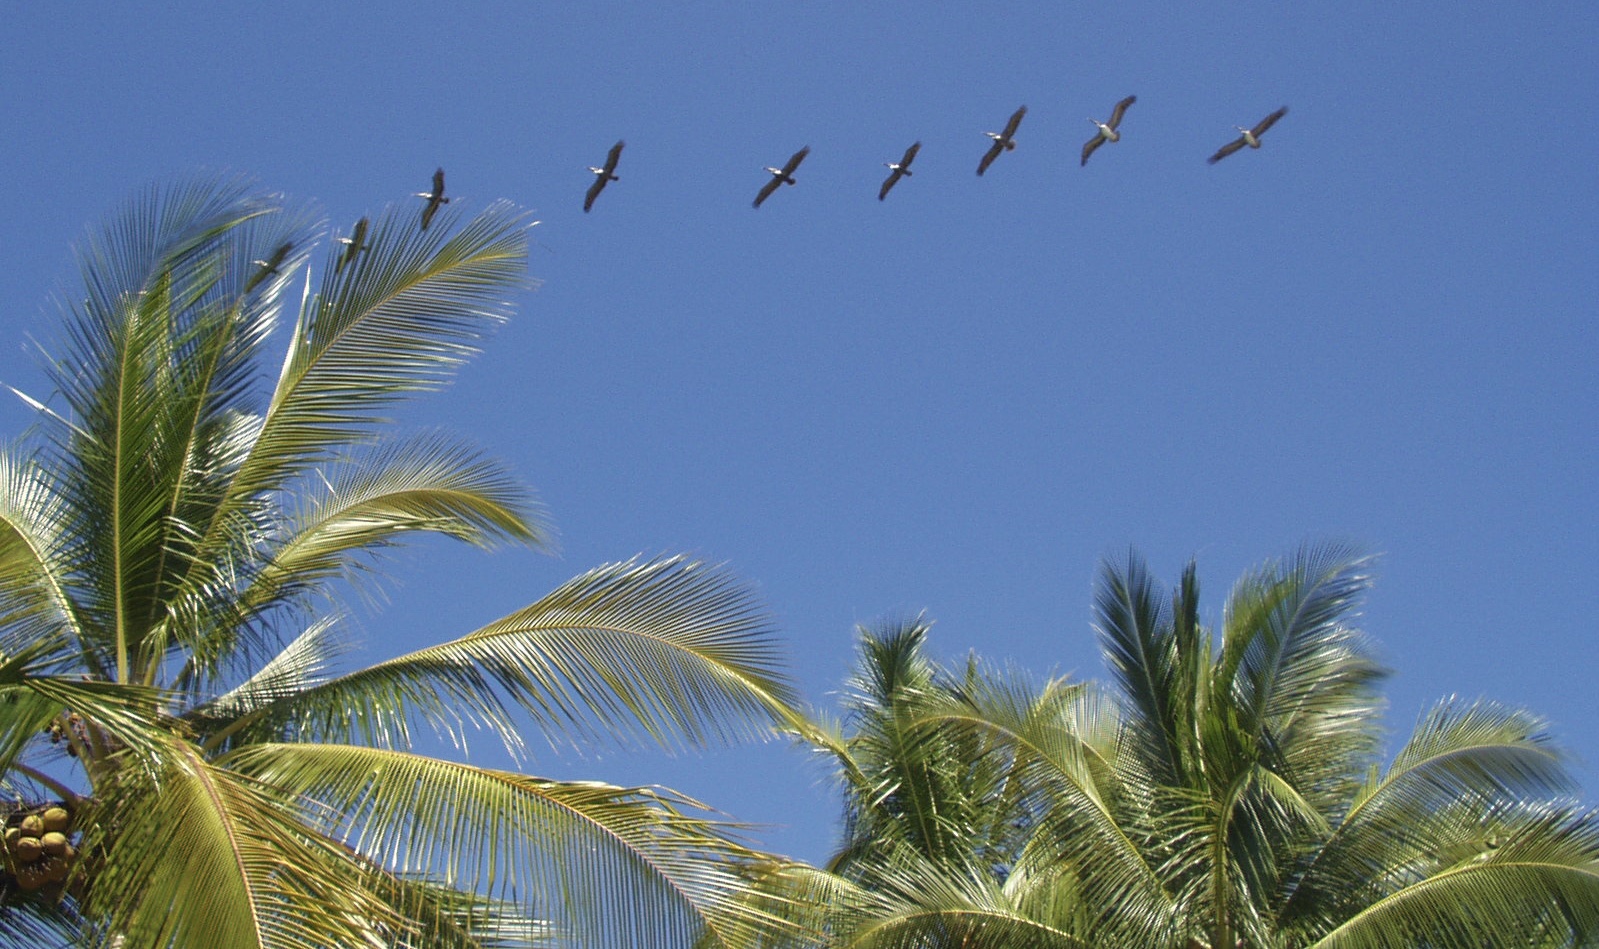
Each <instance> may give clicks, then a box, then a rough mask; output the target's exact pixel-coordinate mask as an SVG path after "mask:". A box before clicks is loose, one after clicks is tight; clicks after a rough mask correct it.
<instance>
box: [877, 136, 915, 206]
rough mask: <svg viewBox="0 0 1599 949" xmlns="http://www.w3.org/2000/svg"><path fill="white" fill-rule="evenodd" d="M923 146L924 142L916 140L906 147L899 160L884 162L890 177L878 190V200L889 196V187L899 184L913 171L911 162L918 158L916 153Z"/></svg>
mask: <svg viewBox="0 0 1599 949" xmlns="http://www.w3.org/2000/svg"><path fill="white" fill-rule="evenodd" d="M921 148H922V143H921V142H916V143H915V144H913V145H911V147H910V148H907V149H905V154H904V155H902V156H900V159H899V161H885V162H883V167H884V168H887V169H888V178H887V179H886V180H885V181H884V182H883V187H881V188H879V189H878V190H877V200H879V201H881V200H883V199H884V198H886V197H888V191H889V189H890V188H892V187H894V185H896V184H898V183H899V180H900V179H901V178H903V177H905V176H906V175H909V174H910V173H911V162H913V161H915V160H916V153H917V152H918V151H921Z"/></svg>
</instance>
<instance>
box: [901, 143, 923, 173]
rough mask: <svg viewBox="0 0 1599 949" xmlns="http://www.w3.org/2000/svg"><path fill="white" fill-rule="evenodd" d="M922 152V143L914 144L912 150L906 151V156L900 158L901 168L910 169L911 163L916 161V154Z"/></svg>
mask: <svg viewBox="0 0 1599 949" xmlns="http://www.w3.org/2000/svg"><path fill="white" fill-rule="evenodd" d="M921 150H922V143H921V142H915V143H913V144H912V145H911V147H910V148H907V149H905V155H904V156H903V157H902V158H900V160H899V166H900V167H901V168H909V167H910V166H911V162H913V161H915V160H916V153H917V152H919V151H921Z"/></svg>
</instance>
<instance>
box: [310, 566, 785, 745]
mask: <svg viewBox="0 0 1599 949" xmlns="http://www.w3.org/2000/svg"><path fill="white" fill-rule="evenodd" d="M503 699H508V700H510V701H512V702H514V703H516V704H517V705H519V706H521V707H522V708H523V709H524V710H526V711H528V712H529V713H531V714H532V715H533V716H534V718H535V719H536V720H537V721H538V722H539V723H540V724H541V725H542V726H544V727H545V728H546V729H548V730H549V731H548V733H547V734H548V736H549V737H550V739H551V741H559V740H561V738H562V736H563V735H566V736H571V735H577V736H580V737H585V738H590V739H605V738H611V739H613V740H626V739H628V738H629V737H633V738H649V739H652V740H655V741H658V742H660V743H662V744H663V745H666V746H668V747H671V746H675V745H678V744H681V743H684V742H687V743H691V744H699V743H703V742H706V741H709V740H712V739H717V740H732V739H734V738H737V737H756V738H765V737H769V736H770V735H771V734H772V731H771V729H772V726H773V725H774V724H775V723H776V722H778V721H787V720H789V719H790V718H791V717H792V716H793V715H794V712H793V700H794V693H793V689H792V686H791V685H790V684H789V683H788V681H787V680H786V679H785V678H783V677H782V675H781V674H780V672H779V671H778V653H777V644H776V642H775V640H774V639H773V637H772V635H771V626H770V623H769V620H768V619H767V618H766V616H765V615H764V614H763V613H762V612H761V611H760V610H759V608H758V606H757V604H756V602H755V600H754V599H753V598H752V597H751V595H750V593H749V592H748V590H747V589H745V588H744V587H743V586H742V585H741V584H739V583H737V582H736V581H735V580H734V579H733V578H732V577H730V576H729V575H728V574H726V573H724V572H722V571H720V570H717V569H715V568H712V567H709V566H707V565H705V564H703V563H699V562H696V561H692V560H687V559H684V558H681V557H673V558H666V559H660V560H651V561H645V562H638V561H629V562H624V563H617V564H611V565H609V566H605V567H600V568H597V569H595V570H592V571H589V572H588V573H586V574H583V575H582V576H579V577H577V578H575V579H573V580H571V581H568V582H567V583H566V584H564V585H562V586H561V587H559V588H558V589H556V590H555V591H554V592H552V593H550V594H549V595H547V596H545V597H544V598H542V599H540V600H539V601H537V602H535V603H533V604H532V605H530V606H528V607H525V608H523V609H521V610H518V611H517V612H515V613H513V614H511V615H510V616H507V617H505V618H504V619H501V620H498V621H496V622H493V623H490V624H489V625H487V626H485V627H483V628H482V629H479V630H477V631H476V632H473V633H469V634H468V635H466V636H463V637H461V638H459V639H455V640H452V641H450V642H446V643H443V644H440V645H437V646H431V647H428V648H426V649H421V650H418V651H416V652H413V653H409V654H407V655H404V656H399V657H396V658H394V659H390V660H387V661H384V662H380V663H377V664H375V665H373V666H370V667H368V668H366V669H362V670H359V671H356V672H352V673H348V674H346V675H343V676H339V677H337V678H335V679H332V680H330V681H328V682H326V683H324V684H322V685H320V686H317V687H315V688H311V689H308V690H306V691H305V692H303V693H300V694H298V695H296V696H295V697H294V698H293V699H292V700H291V701H290V703H289V704H288V705H287V706H286V708H285V709H284V711H285V712H286V714H287V715H288V716H289V717H290V718H291V720H292V721H293V722H294V723H295V725H294V730H295V733H296V734H299V735H302V736H305V737H309V736H312V735H319V736H324V737H329V738H335V737H336V736H341V735H350V734H352V733H354V734H357V735H359V736H360V738H361V740H362V741H366V742H372V743H375V744H377V745H379V746H381V747H404V746H405V744H406V743H407V741H408V737H407V733H406V729H407V727H408V724H407V723H408V720H409V718H410V717H411V716H421V717H422V718H423V719H425V720H426V721H427V722H428V723H429V724H430V725H431V726H432V727H434V728H435V729H438V730H441V731H442V732H443V733H445V734H448V735H454V736H456V737H457V738H459V737H460V732H459V727H460V726H461V724H462V723H463V722H464V721H470V722H473V723H475V724H477V725H482V726H487V727H490V728H493V729H494V730H496V731H497V732H498V733H499V734H500V736H501V738H502V739H503V740H504V741H505V742H506V744H507V745H508V747H510V748H512V749H513V750H515V749H517V748H519V747H520V746H521V736H520V730H519V729H517V728H516V727H515V726H514V725H513V723H512V721H511V719H510V718H509V717H508V715H507V713H506V709H505V707H504V705H503V701H502V700H503Z"/></svg>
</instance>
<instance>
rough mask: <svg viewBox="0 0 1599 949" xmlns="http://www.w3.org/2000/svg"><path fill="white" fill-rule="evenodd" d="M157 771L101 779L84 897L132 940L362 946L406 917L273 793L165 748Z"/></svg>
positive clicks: (400, 926)
mask: <svg viewBox="0 0 1599 949" xmlns="http://www.w3.org/2000/svg"><path fill="white" fill-rule="evenodd" d="M169 761H170V764H169V767H168V768H167V769H166V770H165V771H164V772H163V773H162V774H161V775H160V776H159V778H158V780H155V781H148V780H143V779H137V778H134V777H132V776H124V779H123V780H121V781H119V782H117V783H116V784H115V785H112V786H108V787H105V788H102V789H97V790H99V791H101V794H100V796H98V797H97V799H96V806H95V807H94V808H93V809H92V810H91V811H90V812H89V815H88V817H89V819H87V820H86V821H85V824H86V826H87V827H88V828H90V829H89V830H88V831H86V833H85V836H84V841H83V849H84V850H85V851H86V852H91V853H95V854H97V855H98V857H99V859H98V861H97V864H96V866H95V867H94V868H93V870H92V876H90V877H89V878H87V879H85V880H84V881H83V885H84V886H85V887H86V888H85V889H84V891H83V892H84V895H83V905H84V907H85V909H86V910H87V912H88V913H89V914H90V915H91V916H94V917H97V918H103V919H105V920H106V921H107V924H108V926H109V928H110V929H111V930H112V931H114V932H117V933H120V934H122V936H123V938H125V939H126V940H127V941H128V943H129V944H131V945H151V946H157V945H168V944H175V945H215V946H230V947H244V946H261V947H267V946H271V947H302V946H303V947H320V946H327V945H344V946H358V945H372V944H381V943H380V942H379V940H380V939H381V937H382V936H383V934H384V933H385V932H400V931H403V930H404V929H405V928H406V925H407V924H406V921H405V920H404V919H403V918H402V917H400V916H397V915H395V914H393V913H391V912H390V910H389V907H387V906H386V905H384V903H383V902H382V901H380V900H378V899H376V898H374V897H373V896H372V895H371V894H370V893H369V891H368V890H367V889H366V888H365V887H361V886H357V885H354V884H355V883H356V882H357V880H358V868H355V867H353V865H352V864H351V862H350V861H349V860H348V859H347V855H346V853H345V851H344V850H343V849H342V848H341V847H339V846H338V845H336V844H334V843H333V842H332V841H329V840H326V839H323V838H320V837H318V836H316V835H314V834H312V833H310V832H309V831H308V828H307V827H306V825H305V823H304V820H303V815H302V814H300V813H298V812H297V809H296V805H295V804H294V803H293V802H289V801H285V800H284V799H283V798H282V796H281V794H280V792H278V791H277V790H276V789H271V788H268V787H267V786H265V785H262V784H260V783H259V782H256V781H252V780H249V779H248V778H245V777H244V776H242V775H240V774H238V773H236V772H233V771H230V770H225V769H222V768H218V767H217V766H215V765H213V764H211V763H209V762H206V761H204V760H203V759H201V758H199V757H198V756H197V755H195V754H194V753H193V752H192V751H191V750H190V749H188V748H186V747H185V746H183V745H181V744H173V745H172V746H171V747H170V758H169Z"/></svg>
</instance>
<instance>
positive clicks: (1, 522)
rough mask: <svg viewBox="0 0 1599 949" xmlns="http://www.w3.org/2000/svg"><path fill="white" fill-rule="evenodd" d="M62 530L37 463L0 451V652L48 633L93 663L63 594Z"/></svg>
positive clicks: (66, 583) (66, 543)
mask: <svg viewBox="0 0 1599 949" xmlns="http://www.w3.org/2000/svg"><path fill="white" fill-rule="evenodd" d="M66 531H67V523H66V513H65V511H64V510H63V509H62V506H61V499H60V497H59V496H58V495H57V494H56V493H55V491H54V489H53V488H52V487H51V484H50V482H49V480H48V479H47V478H46V477H44V472H43V471H42V470H41V469H40V468H39V466H38V465H37V463H36V462H34V461H33V460H31V459H29V458H26V457H24V455H23V452H22V451H20V450H18V449H14V448H10V447H7V448H5V449H4V450H0V651H4V652H14V651H16V650H18V649H21V648H24V647H32V646H34V645H36V644H38V643H39V642H40V641H41V640H44V639H46V638H50V639H54V640H56V641H57V642H59V643H60V645H61V647H62V649H63V651H65V650H75V651H76V652H77V655H76V656H74V657H73V658H74V659H76V660H77V661H80V662H84V663H85V664H86V665H88V666H89V667H90V668H94V667H95V665H96V663H95V658H96V657H94V656H93V655H92V654H89V655H85V654H84V652H83V649H84V646H85V642H84V637H83V633H82V626H81V621H80V619H79V617H78V615H77V611H76V608H75V605H74V603H73V602H72V599H71V597H70V595H69V591H70V589H71V586H72V571H73V563H72V560H71V554H70V550H71V541H70V539H69V538H68V537H67V536H66ZM63 658H65V657H63Z"/></svg>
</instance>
